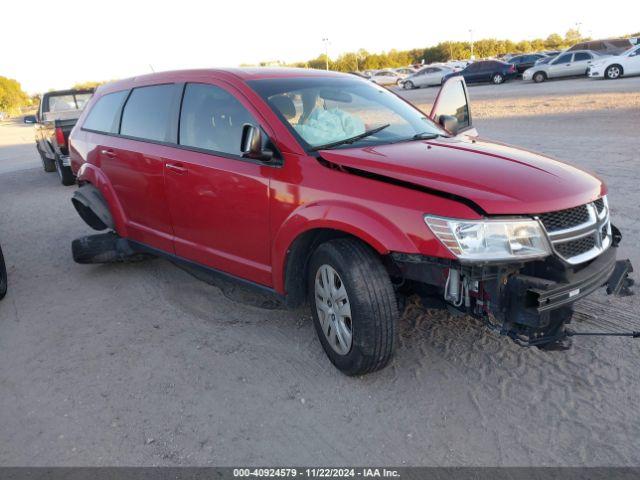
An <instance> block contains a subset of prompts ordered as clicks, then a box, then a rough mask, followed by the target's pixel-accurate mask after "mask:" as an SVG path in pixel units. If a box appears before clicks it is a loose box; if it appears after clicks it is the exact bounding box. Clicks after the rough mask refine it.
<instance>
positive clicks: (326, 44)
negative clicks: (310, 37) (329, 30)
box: [322, 37, 329, 70]
mask: <svg viewBox="0 0 640 480" xmlns="http://www.w3.org/2000/svg"><path fill="white" fill-rule="evenodd" d="M322 41H323V42H324V61H325V69H326V70H329V39H328V38H327V37H324V38H323V39H322Z"/></svg>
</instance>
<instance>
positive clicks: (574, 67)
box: [522, 50, 603, 83]
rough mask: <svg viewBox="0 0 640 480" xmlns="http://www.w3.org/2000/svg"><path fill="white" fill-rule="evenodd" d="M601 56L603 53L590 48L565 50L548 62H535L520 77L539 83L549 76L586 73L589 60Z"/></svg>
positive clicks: (560, 76) (559, 76)
mask: <svg viewBox="0 0 640 480" xmlns="http://www.w3.org/2000/svg"><path fill="white" fill-rule="evenodd" d="M601 58H603V55H601V54H599V53H597V52H593V51H591V50H575V51H571V52H569V51H566V52H563V53H561V54H559V55H558V56H557V57H556V58H554V59H553V60H550V61H549V62H548V63H537V64H536V65H534V66H533V67H531V68H529V69H527V70H525V71H524V73H523V74H522V79H523V80H533V81H534V82H536V83H540V82H544V81H545V80H547V79H550V78H562V77H575V76H580V75H586V74H587V69H588V68H589V65H590V64H591V62H592V61H594V60H597V59H601Z"/></svg>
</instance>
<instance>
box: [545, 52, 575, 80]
mask: <svg viewBox="0 0 640 480" xmlns="http://www.w3.org/2000/svg"><path fill="white" fill-rule="evenodd" d="M572 59H573V53H565V54H563V55H560V57H559V58H558V59H556V60H554V61H553V62H551V66H550V67H549V78H557V77H568V76H571V75H572V73H571V67H572V62H571V60H572Z"/></svg>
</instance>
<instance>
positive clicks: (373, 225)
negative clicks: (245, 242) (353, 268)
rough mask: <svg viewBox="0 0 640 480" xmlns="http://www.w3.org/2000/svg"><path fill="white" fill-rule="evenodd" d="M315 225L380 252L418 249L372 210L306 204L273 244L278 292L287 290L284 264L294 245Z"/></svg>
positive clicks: (274, 271) (275, 279)
mask: <svg viewBox="0 0 640 480" xmlns="http://www.w3.org/2000/svg"><path fill="white" fill-rule="evenodd" d="M315 229H331V230H337V231H340V232H344V233H347V234H349V235H353V236H354V237H357V238H359V239H360V240H362V241H363V242H365V243H367V244H368V245H370V246H371V247H372V248H374V249H375V250H376V251H377V252H378V253H379V254H381V255H386V254H388V253H389V252H391V251H398V252H414V251H416V246H415V244H414V243H413V242H412V241H411V240H410V239H409V237H408V236H407V235H406V234H405V233H404V232H402V231H401V230H400V229H399V228H398V227H397V226H395V225H394V224H393V223H392V222H390V221H389V220H388V219H387V218H385V217H383V216H382V215H380V214H378V213H377V212H375V211H373V210H370V209H368V208H365V207H362V206H360V205H355V204H350V203H345V202H323V203H317V204H309V205H303V206H301V207H300V208H298V209H296V210H295V211H294V212H292V214H291V215H289V217H288V218H287V219H286V220H285V222H284V223H283V224H282V226H281V227H280V229H279V230H278V232H277V233H276V236H275V238H274V241H273V244H272V252H271V258H272V263H273V283H274V288H275V290H276V291H278V292H279V293H285V268H286V262H287V254H288V252H289V249H290V248H291V245H293V243H294V241H295V240H296V239H297V238H298V237H299V236H300V235H302V234H304V233H305V232H308V231H310V230H315Z"/></svg>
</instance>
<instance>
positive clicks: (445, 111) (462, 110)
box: [429, 75, 473, 135]
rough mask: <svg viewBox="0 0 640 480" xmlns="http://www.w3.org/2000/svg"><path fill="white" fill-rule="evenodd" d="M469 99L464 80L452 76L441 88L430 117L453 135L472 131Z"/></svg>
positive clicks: (458, 76) (460, 77)
mask: <svg viewBox="0 0 640 480" xmlns="http://www.w3.org/2000/svg"><path fill="white" fill-rule="evenodd" d="M468 99H469V95H468V94H467V84H466V83H465V81H464V78H463V77H462V76H460V75H455V76H451V77H449V78H447V80H445V82H444V84H443V85H442V87H441V88H440V92H438V96H437V97H436V101H435V103H434V104H433V108H432V109H431V114H430V115H429V117H430V118H431V120H433V121H434V122H437V123H438V124H439V125H441V126H442V127H444V128H445V130H447V131H448V132H449V133H451V134H453V135H456V134H458V133H460V132H462V131H466V130H471V129H472V128H473V124H472V122H471V109H470V108H469V100H468Z"/></svg>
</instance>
